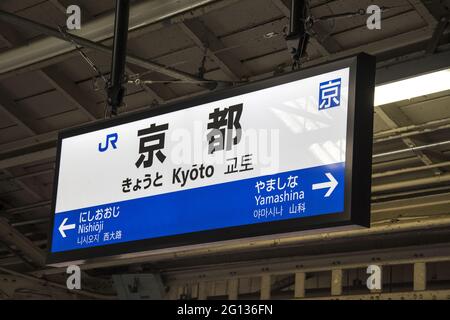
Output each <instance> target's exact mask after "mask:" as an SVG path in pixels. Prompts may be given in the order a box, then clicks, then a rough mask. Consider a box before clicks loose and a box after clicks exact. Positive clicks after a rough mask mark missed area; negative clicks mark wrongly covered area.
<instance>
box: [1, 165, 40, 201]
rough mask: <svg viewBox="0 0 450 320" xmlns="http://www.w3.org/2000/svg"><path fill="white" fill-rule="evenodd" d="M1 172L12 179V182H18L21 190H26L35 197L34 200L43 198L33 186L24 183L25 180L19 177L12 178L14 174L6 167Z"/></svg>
mask: <svg viewBox="0 0 450 320" xmlns="http://www.w3.org/2000/svg"><path fill="white" fill-rule="evenodd" d="M3 172H4V173H5V174H6V176H7V177H9V178H10V179H14V182H15V183H16V184H18V185H19V186H20V187H21V188H22V189H23V190H25V191H26V192H28V193H29V194H30V195H31V196H32V197H33V198H35V200H37V201H42V200H43V197H42V195H41V194H40V193H39V192H38V191H37V190H35V188H33V187H31V186H29V185H28V184H26V183H25V182H23V181H22V180H20V179H16V178H14V175H13V174H12V173H11V172H10V171H9V170H8V169H3Z"/></svg>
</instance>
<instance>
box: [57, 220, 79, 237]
mask: <svg viewBox="0 0 450 320" xmlns="http://www.w3.org/2000/svg"><path fill="white" fill-rule="evenodd" d="M67 220H68V219H67V218H64V220H63V221H62V223H61V225H60V226H59V228H58V230H59V233H61V236H62V237H63V238H65V237H67V236H66V233H65V231H67V230H72V229H75V227H76V226H75V225H74V224H66V222H67Z"/></svg>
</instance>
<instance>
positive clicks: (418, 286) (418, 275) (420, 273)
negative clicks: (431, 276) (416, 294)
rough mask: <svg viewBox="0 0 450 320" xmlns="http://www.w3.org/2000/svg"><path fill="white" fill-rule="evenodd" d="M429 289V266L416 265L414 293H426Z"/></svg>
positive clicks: (417, 263) (424, 264)
mask: <svg viewBox="0 0 450 320" xmlns="http://www.w3.org/2000/svg"><path fill="white" fill-rule="evenodd" d="M426 287H427V265H426V263H425V262H416V263H414V291H424V290H426Z"/></svg>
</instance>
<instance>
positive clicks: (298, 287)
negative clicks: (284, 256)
mask: <svg viewBox="0 0 450 320" xmlns="http://www.w3.org/2000/svg"><path fill="white" fill-rule="evenodd" d="M305 279H306V273H304V272H297V273H296V274H295V289H294V297H295V298H304V297H305Z"/></svg>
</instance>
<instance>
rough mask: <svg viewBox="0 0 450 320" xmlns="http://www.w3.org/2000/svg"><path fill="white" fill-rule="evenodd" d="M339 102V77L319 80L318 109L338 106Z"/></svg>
mask: <svg viewBox="0 0 450 320" xmlns="http://www.w3.org/2000/svg"><path fill="white" fill-rule="evenodd" d="M340 104H341V78H338V79H334V80H330V81H325V82H321V83H320V85H319V110H325V109H329V108H334V107H339V106H340Z"/></svg>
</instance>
